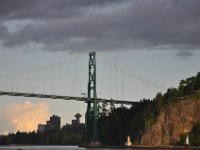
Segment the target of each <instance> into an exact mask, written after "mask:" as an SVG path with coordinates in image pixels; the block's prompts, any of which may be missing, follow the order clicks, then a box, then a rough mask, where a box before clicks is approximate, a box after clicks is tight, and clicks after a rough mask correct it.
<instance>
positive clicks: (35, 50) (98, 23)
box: [0, 0, 200, 133]
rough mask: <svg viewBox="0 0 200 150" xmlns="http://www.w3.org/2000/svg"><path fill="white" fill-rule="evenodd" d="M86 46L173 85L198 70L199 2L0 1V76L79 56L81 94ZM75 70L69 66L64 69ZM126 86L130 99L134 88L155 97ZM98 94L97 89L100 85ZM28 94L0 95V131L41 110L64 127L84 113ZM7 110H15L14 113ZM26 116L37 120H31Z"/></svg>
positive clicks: (78, 105)
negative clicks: (36, 99) (15, 95)
mask: <svg viewBox="0 0 200 150" xmlns="http://www.w3.org/2000/svg"><path fill="white" fill-rule="evenodd" d="M91 50H95V51H97V56H99V55H101V56H102V57H103V58H104V59H105V60H108V61H109V62H111V63H113V64H119V65H121V66H126V67H127V68H128V69H129V70H131V71H133V72H136V73H138V74H140V75H142V76H144V77H145V78H147V79H149V80H150V81H154V82H156V83H158V84H159V85H162V86H164V87H166V88H169V87H174V86H175V87H177V86H178V83H179V80H181V79H184V78H186V77H189V76H192V75H196V73H197V72H199V71H200V59H199V58H200V1H199V0H192V1H188V0H165V1H164V0H95V1H94V0H87V1H83V0H56V1H55V0H48V1H41V0H28V1H27V0H17V1H13V0H1V1H0V75H4V74H10V73H15V72H21V71H24V70H31V69H34V68H37V67H41V66H46V65H50V64H55V63H57V62H60V61H62V60H67V59H71V58H73V57H74V56H75V55H77V54H85V55H86V59H85V60H84V61H83V62H82V64H83V63H85V64H86V65H85V66H86V67H85V66H83V67H82V68H81V69H80V70H79V71H80V72H81V75H82V80H83V81H84V85H85V86H84V88H83V89H82V91H80V93H82V92H87V80H88V78H87V69H88V68H87V63H88V62H87V61H88V58H87V55H88V54H87V53H88V52H89V51H91ZM97 64H98V62H97ZM74 68H75V67H74V66H71V68H69V72H73V69H74ZM100 75H101V72H100V74H99V76H100ZM11 82H12V81H11ZM104 83H106V81H104V80H103V79H102V81H99V82H98V83H97V84H98V85H100V84H101V86H102V87H104V86H103V85H104ZM67 84H69V83H66V85H67ZM134 84H135V83H134ZM69 86H72V85H70V84H69ZM98 90H99V89H98ZM130 90H132V91H133V92H132V93H133V98H134V100H140V98H141V97H139V95H141V94H143V95H145V96H149V97H150V98H152V97H153V96H154V95H155V93H152V92H151V91H147V90H146V91H145V90H142V89H141V90H140V89H139V88H137V87H135V88H134V89H130ZM105 91H109V87H105ZM61 92H66V91H64V90H63V91H61ZM97 92H98V94H99V95H100V94H102V95H103V92H102V91H97ZM76 96H80V95H76ZM147 98H148V97H147ZM33 100H35V99H32V98H30V99H29V102H26V101H27V99H26V98H19V97H18V98H15V97H8V96H7V97H6V96H2V97H0V109H2V108H5V107H6V108H8V109H7V110H5V111H7V114H5V115H4V113H1V118H2V120H1V122H0V124H1V126H0V133H2V132H4V131H5V127H6V126H7V125H8V124H11V125H10V126H9V127H8V128H7V130H8V131H11V130H12V131H14V130H18V129H19V130H22V131H27V130H32V129H33V126H35V124H37V123H40V122H39V121H44V118H46V117H47V115H48V114H49V115H52V114H56V115H59V116H61V120H62V125H63V124H65V123H66V122H68V123H70V121H71V119H73V118H74V114H75V113H76V112H80V113H81V114H82V115H83V116H84V113H85V111H86V110H85V109H86V105H85V104H83V103H78V102H63V101H59V102H58V101H51V100H48V101H46V100H45V101H44V102H36V103H35V102H32V101H33ZM36 105H38V106H40V107H37V106H36ZM48 105H49V106H48ZM29 107H30V109H29ZM42 107H43V108H44V109H45V110H42ZM11 108H15V109H13V110H14V111H15V112H16V114H17V113H19V114H20V115H19V117H16V116H15V115H14V113H12V112H11ZM35 108H36V109H37V108H38V109H39V111H38V113H39V112H40V113H44V114H45V115H44V116H43V117H44V118H40V117H39V116H38V114H35V113H36V112H35V111H34V109H35ZM9 110H10V111H9ZM42 111H45V112H42ZM1 112H2V111H1ZM23 114H24V115H23ZM25 114H27V115H25ZM32 114H34V115H36V116H38V117H39V118H35V119H34V118H31V117H30V116H31V115H32ZM29 115H30V116H29ZM27 118H28V122H26V124H24V122H25V120H26V119H27ZM48 118H49V116H48V117H47V119H48ZM37 119H38V120H37ZM26 121H27V120H26ZM82 122H84V117H82ZM34 129H35V128H34Z"/></svg>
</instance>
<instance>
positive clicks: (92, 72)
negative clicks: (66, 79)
mask: <svg viewBox="0 0 200 150" xmlns="http://www.w3.org/2000/svg"><path fill="white" fill-rule="evenodd" d="M95 56H96V53H95V52H90V53H89V81H88V102H87V112H86V132H87V133H86V136H87V142H92V141H98V130H97V112H98V110H97V109H98V108H97V103H98V101H97V94H96V57H95ZM92 104H93V105H92Z"/></svg>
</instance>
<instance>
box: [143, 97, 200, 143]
mask: <svg viewBox="0 0 200 150" xmlns="http://www.w3.org/2000/svg"><path fill="white" fill-rule="evenodd" d="M197 122H200V100H182V101H180V102H178V103H175V104H173V105H171V106H168V107H167V108H165V110H164V111H163V112H162V113H161V114H160V116H159V117H158V120H157V121H156V123H155V124H154V125H152V126H151V127H149V128H148V129H147V130H146V131H145V133H144V134H143V136H142V138H141V144H143V145H174V144H176V143H177V142H178V141H179V140H180V135H181V134H182V133H186V132H190V131H191V129H192V127H193V125H194V124H195V123H197Z"/></svg>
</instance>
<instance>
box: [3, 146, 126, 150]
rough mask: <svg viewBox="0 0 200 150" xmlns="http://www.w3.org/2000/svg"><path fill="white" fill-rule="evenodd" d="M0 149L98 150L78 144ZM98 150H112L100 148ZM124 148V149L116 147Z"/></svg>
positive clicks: (5, 147)
mask: <svg viewBox="0 0 200 150" xmlns="http://www.w3.org/2000/svg"><path fill="white" fill-rule="evenodd" d="M0 150H99V149H98V148H79V147H78V146H0ZM100 150H113V149H107V148H102V149H100ZM117 150H125V149H117Z"/></svg>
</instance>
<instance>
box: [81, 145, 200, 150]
mask: <svg viewBox="0 0 200 150" xmlns="http://www.w3.org/2000/svg"><path fill="white" fill-rule="evenodd" d="M79 147H85V148H100V149H101V148H110V149H120V148H124V149H158V150H169V149H172V150H182V149H185V146H171V145H166V146H148V145H132V146H110V145H79ZM188 150H200V147H197V146H190V147H189V149H188Z"/></svg>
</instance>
